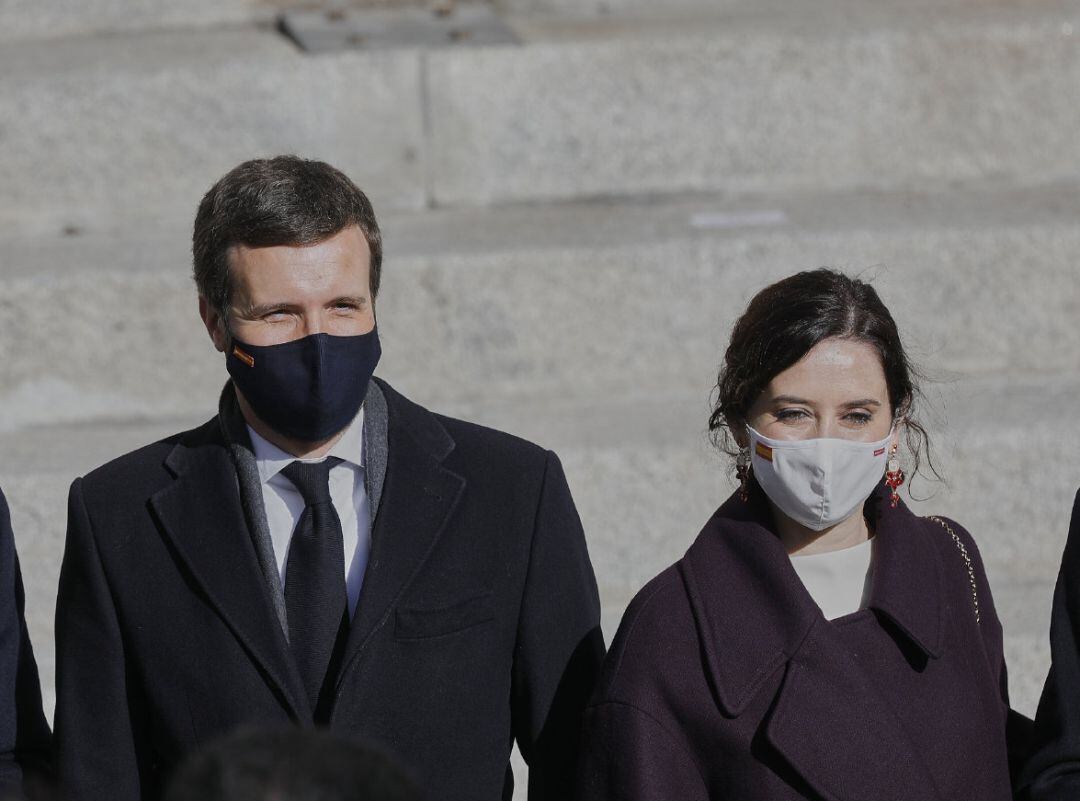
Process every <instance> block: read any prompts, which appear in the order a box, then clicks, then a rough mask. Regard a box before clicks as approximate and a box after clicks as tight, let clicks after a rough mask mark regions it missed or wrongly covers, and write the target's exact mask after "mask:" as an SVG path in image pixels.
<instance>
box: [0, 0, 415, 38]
mask: <svg viewBox="0 0 1080 801" xmlns="http://www.w3.org/2000/svg"><path fill="white" fill-rule="evenodd" d="M428 4H429V0H326V1H325V2H321V3H318V5H319V6H320V7H322V8H324V9H325V10H326V11H327V13H330V14H333V13H339V12H340V11H341V10H343V9H352V8H369V7H374V8H387V7H391V8H399V7H411V6H418V5H428ZM310 5H312V4H311V3H304V2H303V1H302V0H301V2H297V1H296V0H126V1H125V0H48V2H46V3H42V2H38V0H3V2H2V3H0V42H4V41H26V40H33V41H52V40H56V39H62V38H65V37H72V36H95V35H109V34H115V33H139V32H147V31H160V30H169V29H189V30H191V29H193V30H205V29H208V28H213V27H216V26H221V25H230V24H231V25H236V24H251V23H266V24H269V23H271V22H273V20H274V19H275V17H276V16H277V14H278V13H280V12H282V11H286V10H288V9H291V8H296V7H297V6H310Z"/></svg>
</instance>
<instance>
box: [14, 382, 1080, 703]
mask: <svg viewBox="0 0 1080 801" xmlns="http://www.w3.org/2000/svg"><path fill="white" fill-rule="evenodd" d="M1078 390H1080V379H1077V378H1073V379H1071V380H1070V381H1061V380H1059V381H1057V382H1053V381H1049V380H1047V381H1042V382H1040V383H1038V384H1031V385H1022V384H1019V383H1017V382H1014V381H1005V380H1002V379H982V380H974V379H970V380H965V381H956V382H953V383H951V384H949V385H947V386H943V387H940V388H938V389H937V390H935V392H934V393H933V395H932V396H931V405H932V406H933V407H934V408H936V409H937V414H936V416H934V415H931V416H930V417H929V418H928V421H929V423H930V426H931V433H932V436H933V437H934V441H935V447H936V451H937V455H938V459H939V464H940V466H941V468H942V470H943V472H944V473H945V475H946V478H947V479H948V481H949V484H948V485H936V484H927V483H916V484H915V488H914V491H915V494H916V497H919V498H923V497H925V496H927V495H930V494H932V497H931V498H930V499H929V500H923V501H913V502H912V503H913V505H914V508H915V509H916V510H917V511H918V512H919V513H920V514H933V513H941V514H947V515H949V516H950V517H953V518H955V519H957V520H958V521H960V522H962V523H963V524H964V525H965V526H966V527H967V528H968V529H969V530H970V531H971V532H972V533H973V536H974V537H975V538H976V540H977V542H978V543H979V545H980V549H981V552H982V555H983V557H984V559H985V561H986V564H987V569H988V571H989V575H990V578H991V581H992V583H993V587H994V595H995V599H996V602H997V606H998V608H999V612H1000V614H1001V617H1002V619H1003V621H1004V627H1005V631H1006V634H1007V635H1008V636H1009V640H1008V642H1009V648H1010V653H1011V654H1015V658H1016V660H1017V668H1016V669H1015V670H1014V671H1013V676H1012V681H1013V686H1014V692H1015V694H1016V695H1017V698H1018V705H1022V706H1021V708H1024V709H1025V710H1027V711H1030V710H1033V708H1034V702H1035V699H1037V694H1038V688H1039V687H1040V686H1041V682H1042V679H1043V677H1044V676H1045V670H1046V664H1047V659H1048V656H1047V650H1046V649H1047V645H1046V631H1047V626H1048V620H1049V603H1050V597H1051V593H1052V587H1053V581H1054V577H1055V575H1056V570H1057V565H1058V562H1059V560H1060V554H1061V549H1062V547H1063V545H1064V538H1065V533H1066V529H1067V524H1068V513H1069V510H1070V508H1071V502H1072V495H1073V493H1074V492H1075V490H1076V483H1077V479H1076V476H1077V475H1078V474H1080V456H1078V455H1076V454H1075V453H1073V452H1072V451H1069V450H1064V451H1062V450H1061V449H1060V447H1059V443H1060V426H1059V425H1058V424H1057V422H1056V420H1057V417H1056V415H1057V412H1058V410H1060V409H1062V408H1069V403H1070V402H1071V399H1072V398H1075V396H1076V393H1077V391H1078ZM433 405H434V407H435V408H436V409H437V410H439V411H444V412H447V413H451V414H455V415H459V416H463V417H466V418H468V419H472V420H475V421H477V422H481V423H484V424H488V425H492V426H495V427H499V428H502V429H504V430H508V431H511V432H514V433H517V434H521V435H523V436H526V437H529V438H531V439H533V440H535V441H537V442H539V443H542V444H543V445H545V446H547V447H550V448H553V449H554V450H555V451H556V452H557V453H558V454H559V455H560V457H561V459H562V461H563V463H564V465H565V469H566V473H567V477H568V480H569V482H570V485H571V489H572V491H573V494H574V497H575V501H576V503H577V506H578V509H579V512H580V514H581V517H582V521H583V524H584V526H585V530H586V534H587V537H588V540H589V547H590V552H591V556H592V560H593V564H594V566H595V569H596V573H597V577H598V582H599V585H600V590H601V596H602V600H603V609H604V628H605V631H606V633H607V636H608V637H609V638H610V637H611V636H612V634H613V633H614V631H615V629H616V627H617V626H618V621H619V619H620V617H621V615H622V612H623V610H624V609H625V606H626V604H627V603H628V602H629V600H630V598H631V597H633V595H634V593H636V592H637V590H638V589H640V587H641V586H642V585H643V584H644V583H645V582H646V581H647V580H648V579H649V578H651V577H652V576H653V575H655V574H656V573H657V572H659V571H660V570H662V569H663V568H664V567H666V566H667V565H669V564H671V563H672V562H674V561H675V560H677V559H678V558H680V557H681V556H682V554H683V553H684V551H685V550H686V548H687V547H688V546H689V544H690V542H691V541H692V540H693V538H694V536H695V535H696V533H697V532H698V531H699V530H700V528H701V526H702V525H703V524H704V522H705V521H706V520H707V518H708V516H709V515H710V514H711V512H712V511H713V509H714V508H715V507H716V506H717V505H719V503H720V502H721V501H722V500H723V499H724V498H725V497H726V496H727V495H728V494H729V493H730V492H731V490H732V484H731V480H730V466H729V465H728V464H727V463H726V461H725V460H724V459H723V458H722V457H721V456H719V455H718V454H717V453H716V452H715V451H714V450H713V449H712V448H711V446H710V445H709V444H708V443H707V439H706V436H705V433H704V431H705V419H706V417H707V412H708V409H707V406H706V404H705V403H704V401H703V399H702V398H701V397H696V396H693V395H690V396H687V395H685V394H677V393H673V392H670V391H669V390H668V388H663V387H657V388H654V391H653V392H652V394H651V398H650V399H649V400H647V401H642V400H627V399H625V398H623V397H620V396H618V395H611V396H604V395H601V396H593V397H589V396H587V395H576V396H567V397H564V398H562V399H560V400H555V401H550V400H547V401H540V400H532V401H529V400H526V399H516V400H510V399H498V398H491V399H488V400H485V401H467V402H465V401H456V402H454V401H450V402H447V403H437V404H433ZM207 416H209V415H208V414H207ZM198 422H200V420H199V419H198V418H194V417H192V418H179V419H160V420H156V421H152V422H136V421H128V422H123V423H119V422H118V423H96V424H83V425H68V426H63V425H53V426H48V427H41V428H35V429H27V430H23V431H17V432H9V433H6V434H0V452H2V453H4V455H5V460H4V464H3V465H0V486H2V487H3V488H4V491H5V492H6V494H7V495H8V499H9V502H10V505H11V509H12V519H13V523H14V525H15V530H16V537H17V540H18V543H19V549H20V555H21V558H22V562H23V570H24V574H25V580H26V585H27V593H28V599H29V600H28V603H27V608H28V618H29V622H30V626H31V628H32V631H33V636H34V640H35V642H36V643H37V650H38V654H39V658H40V661H41V664H42V671H43V674H44V675H45V677H46V678H45V681H46V684H47V693H48V694H49V697H50V698H51V676H52V618H53V605H54V603H55V587H56V579H57V575H58V571H59V565H60V558H61V554H62V550H63V536H64V528H65V518H66V495H67V489H68V485H69V484H70V482H71V481H72V480H73V479H74V478H75V477H76V476H78V475H81V474H83V473H85V472H87V471H88V470H90V469H92V468H93V467H95V466H97V465H99V464H101V463H103V462H105V461H107V460H109V459H111V458H113V457H114V456H116V455H119V454H121V453H124V452H126V451H128V450H131V449H133V448H135V447H138V446H139V445H141V444H145V443H147V442H150V441H152V440H154V439H157V438H159V437H161V436H165V435H168V434H170V433H173V432H175V431H177V430H181V429H183V428H186V427H189V426H192V425H195V424H196V423H198ZM1046 453H1057V454H1060V456H1059V458H1058V459H1057V460H1056V461H1055V464H1054V468H1053V469H1052V470H1049V469H1048V468H1047V466H1046V460H1045V459H1044V458H1043V454H1046ZM16 466H17V467H16Z"/></svg>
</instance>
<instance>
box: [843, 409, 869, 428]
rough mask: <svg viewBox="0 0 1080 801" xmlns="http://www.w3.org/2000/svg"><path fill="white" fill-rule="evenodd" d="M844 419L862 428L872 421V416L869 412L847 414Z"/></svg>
mask: <svg viewBox="0 0 1080 801" xmlns="http://www.w3.org/2000/svg"><path fill="white" fill-rule="evenodd" d="M845 418H846V419H847V420H848V421H849V422H851V423H853V424H855V425H857V426H864V425H866V424H867V423H869V422H870V421H871V420H873V419H874V416H873V415H872V414H870V413H869V412H848V413H847V415H845Z"/></svg>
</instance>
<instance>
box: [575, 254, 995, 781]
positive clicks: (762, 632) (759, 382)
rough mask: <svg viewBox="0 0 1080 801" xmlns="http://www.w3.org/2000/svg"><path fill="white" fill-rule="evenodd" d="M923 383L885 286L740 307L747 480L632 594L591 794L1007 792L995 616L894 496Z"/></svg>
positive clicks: (964, 541)
mask: <svg viewBox="0 0 1080 801" xmlns="http://www.w3.org/2000/svg"><path fill="white" fill-rule="evenodd" d="M916 391H917V389H916V387H915V386H914V384H913V381H912V371H911V368H910V366H909V363H908V360H907V358H906V356H905V354H904V350H903V347H902V345H901V342H900V337H899V334H898V333H897V330H896V325H895V323H894V322H893V319H892V317H891V315H890V314H889V312H888V310H887V309H886V308H885V306H884V305H883V304H882V303H881V300H880V299H879V297H878V295H877V293H876V292H875V291H874V290H873V289H872V288H871V287H870V286H868V285H866V284H864V283H863V282H861V281H857V280H853V279H850V278H848V277H845V276H843V275H841V274H839V273H835V272H832V271H827V270H817V271H814V272H808V273H800V274H798V275H795V276H792V277H790V278H788V279H786V280H784V281H781V282H779V283H777V284H774V285H773V286H770V287H768V288H766V289H765V290H763V291H762V292H761V293H760V294H759V295H758V296H757V297H755V298H754V299H753V301H751V304H750V307H749V308H748V310H747V311H746V313H745V314H744V315H743V317H742V318H741V319H740V320H739V321H738V323H737V324H736V326H735V329H734V332H733V334H732V340H731V344H730V347H729V348H728V350H727V353H726V356H725V361H724V366H723V368H722V371H721V374H720V381H719V401H718V404H717V408H716V411H715V413H714V415H713V418H712V421H711V428H712V429H713V430H714V431H715V432H717V433H718V434H720V435H721V436H722V437H723V436H727V437H729V439H728V440H726V441H727V442H728V443H729V444H730V445H731V448H730V449H731V450H732V451H734V452H735V454H736V455H737V465H738V468H737V469H738V474H739V476H740V478H741V480H742V487H741V488H740V490H739V491H738V492H736V493H735V495H733V496H732V497H731V498H730V499H728V501H727V502H725V503H724V505H723V506H721V507H720V509H719V510H718V511H717V512H716V513H715V514H714V515H713V517H712V519H711V520H709V522H708V523H707V524H706V525H705V528H704V530H703V531H702V532H701V534H700V535H699V536H698V538H697V540H696V541H695V542H694V544H693V545H692V546H691V547H690V550H689V551H688V552H687V554H686V556H685V557H683V559H682V560H680V561H679V562H678V563H677V564H675V565H674V566H672V567H670V568H668V569H667V570H665V571H664V572H663V573H661V574H660V575H659V576H657V577H656V578H655V579H654V580H653V581H651V582H650V583H649V584H648V585H647V586H646V587H645V588H644V589H643V590H642V591H641V592H640V593H639V594H638V596H637V597H636V598H635V599H634V601H633V602H632V603H631V604H630V607H629V609H628V610H627V612H626V615H625V617H624V618H623V621H622V625H621V626H620V628H619V632H618V634H617V635H616V638H615V641H614V643H613V645H612V648H611V651H610V653H609V654H608V658H607V662H606V665H605V669H604V674H603V678H602V679H601V683H600V686H599V688H598V690H597V693H596V694H595V696H594V698H593V702H592V703H591V705H590V707H589V709H588V712H587V717H586V727H585V734H584V758H583V763H582V775H581V782H580V789H581V798H582V799H584V800H585V801H600V799H612V800H615V799H618V800H620V801H646V799H648V800H649V801H654V800H655V801H660V800H661V799H663V800H665V801H668V800H670V801H705V799H710V800H711V801H756V799H762V801H765V799H768V801H789V800H791V801H794V800H795V799H816V800H821V799H828V801H893V800H895V801H931V799H932V800H933V801H959V800H960V799H964V800H965V801H966V800H967V799H970V800H971V801H1006V799H1011V798H1012V790H1011V781H1010V766H1009V758H1008V748H1009V743H1008V742H1007V740H1008V739H1009V738H1007V737H1006V729H1007V728H1010V725H1009V723H1008V721H1009V720H1010V711H1009V702H1008V697H1007V688H1006V678H1005V663H1004V659H1003V657H1002V636H1001V625H1000V624H999V622H998V618H997V615H996V614H995V612H994V604H993V600H992V599H991V596H990V588H989V587H988V585H987V582H986V575H985V573H984V571H983V566H982V562H981V560H980V558H979V554H978V551H977V549H976V547H975V543H974V542H973V540H972V539H971V537H970V535H969V534H968V533H967V532H966V531H964V529H962V528H961V527H960V526H959V525H957V524H956V523H954V522H952V521H949V520H945V519H938V518H921V517H918V516H916V515H914V514H912V512H911V511H909V510H908V508H907V507H906V506H905V505H904V504H903V502H902V501H900V500H899V499H898V498H897V497H896V494H895V490H896V488H897V487H898V486H899V484H901V483H902V481H903V473H902V471H901V470H900V466H899V463H898V460H897V449H898V446H899V444H900V440H901V438H902V439H903V440H904V441H905V442H906V443H907V446H908V448H909V449H910V451H911V459H912V460H913V461H914V462H915V467H916V468H917V460H918V454H919V451H920V450H921V449H922V447H924V446H925V445H926V435H925V432H924V431H923V429H922V428H921V427H920V426H919V425H918V423H917V422H916V421H915V420H914V419H913V417H912V401H913V399H914V397H915V393H916Z"/></svg>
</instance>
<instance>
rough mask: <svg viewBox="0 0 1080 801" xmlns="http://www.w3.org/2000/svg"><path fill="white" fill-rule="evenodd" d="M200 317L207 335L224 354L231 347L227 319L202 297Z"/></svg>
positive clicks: (200, 300)
mask: <svg viewBox="0 0 1080 801" xmlns="http://www.w3.org/2000/svg"><path fill="white" fill-rule="evenodd" d="M199 316H200V317H202V321H203V325H205V326H206V333H208V334H209V335H210V340H211V341H212V342H213V343H214V347H215V348H217V350H218V351H219V352H220V353H224V352H225V349H226V348H227V347H228V346H229V332H228V330H227V327H226V325H225V318H224V317H223V316H222V315H221V313H220V312H219V311H218V310H217V309H216V308H215V307H214V304H212V303H210V301H208V300H207V299H206V298H204V297H203V296H202V295H199Z"/></svg>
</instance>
